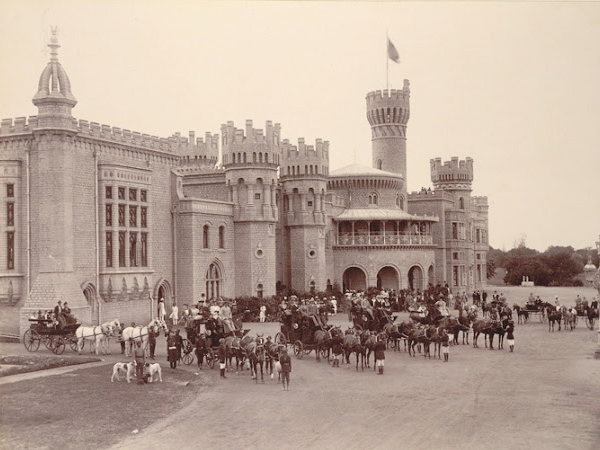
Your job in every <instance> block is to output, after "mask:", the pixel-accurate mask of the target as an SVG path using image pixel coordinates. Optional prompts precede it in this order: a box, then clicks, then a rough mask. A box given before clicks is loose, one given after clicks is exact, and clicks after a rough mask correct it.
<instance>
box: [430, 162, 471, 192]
mask: <svg viewBox="0 0 600 450" xmlns="http://www.w3.org/2000/svg"><path fill="white" fill-rule="evenodd" d="M429 162H430V166H431V181H433V183H434V185H437V184H439V183H443V184H447V183H452V182H456V183H461V184H465V183H470V182H471V181H473V159H472V158H470V157H467V158H465V159H464V160H459V159H458V157H456V156H454V157H452V159H451V160H450V161H446V162H444V164H442V158H435V159H431V160H430V161H429Z"/></svg>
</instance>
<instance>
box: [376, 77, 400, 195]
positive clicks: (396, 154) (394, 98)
mask: <svg viewBox="0 0 600 450" xmlns="http://www.w3.org/2000/svg"><path fill="white" fill-rule="evenodd" d="M409 100H410V88H409V82H408V80H404V88H403V89H399V90H396V89H391V90H389V91H388V90H384V91H374V92H369V93H368V94H367V119H368V120H369V124H370V125H371V142H372V153H373V167H374V168H376V169H380V170H385V171H387V172H392V173H397V174H400V175H402V176H403V177H404V186H403V188H402V196H403V198H404V199H406V186H407V173H406V124H407V123H408V119H409V117H410V102H409Z"/></svg>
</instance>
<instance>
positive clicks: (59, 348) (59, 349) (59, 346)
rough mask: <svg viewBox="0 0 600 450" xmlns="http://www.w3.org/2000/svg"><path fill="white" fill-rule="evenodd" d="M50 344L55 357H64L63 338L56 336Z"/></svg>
mask: <svg viewBox="0 0 600 450" xmlns="http://www.w3.org/2000/svg"><path fill="white" fill-rule="evenodd" d="M50 342H51V343H52V344H51V348H50V350H52V353H54V354H55V355H62V354H63V352H64V351H65V340H64V339H63V338H62V337H61V336H54V337H53V338H52V339H51V340H50Z"/></svg>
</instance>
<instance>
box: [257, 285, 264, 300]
mask: <svg viewBox="0 0 600 450" xmlns="http://www.w3.org/2000/svg"><path fill="white" fill-rule="evenodd" d="M256 296H257V297H258V298H263V285H262V284H259V285H258V286H256Z"/></svg>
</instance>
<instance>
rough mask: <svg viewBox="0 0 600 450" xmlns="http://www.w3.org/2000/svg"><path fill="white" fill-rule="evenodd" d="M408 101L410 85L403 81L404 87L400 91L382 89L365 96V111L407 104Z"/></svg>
mask: <svg viewBox="0 0 600 450" xmlns="http://www.w3.org/2000/svg"><path fill="white" fill-rule="evenodd" d="M409 99H410V83H409V81H408V80H404V87H403V88H402V89H389V90H388V89H384V90H378V91H371V92H369V93H368V94H367V96H366V100H367V109H371V108H379V107H381V106H388V105H398V104H399V103H405V102H406V103H408V101H409Z"/></svg>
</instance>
